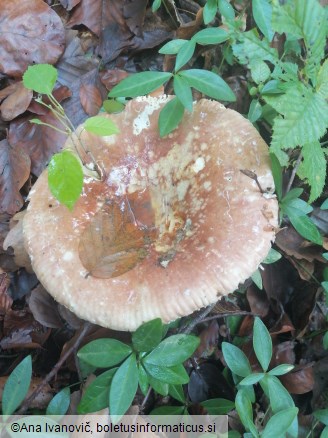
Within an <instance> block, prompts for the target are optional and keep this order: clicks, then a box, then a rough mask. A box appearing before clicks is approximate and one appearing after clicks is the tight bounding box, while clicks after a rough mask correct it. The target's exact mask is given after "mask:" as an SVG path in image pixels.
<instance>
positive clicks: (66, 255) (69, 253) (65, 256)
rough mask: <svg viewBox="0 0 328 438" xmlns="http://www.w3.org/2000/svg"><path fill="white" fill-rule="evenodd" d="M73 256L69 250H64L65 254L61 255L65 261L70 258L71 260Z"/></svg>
mask: <svg viewBox="0 0 328 438" xmlns="http://www.w3.org/2000/svg"><path fill="white" fill-rule="evenodd" d="M73 257H74V254H73V253H72V252H71V251H66V252H65V254H64V255H63V260H64V261H65V262H69V261H70V260H72V259H73Z"/></svg>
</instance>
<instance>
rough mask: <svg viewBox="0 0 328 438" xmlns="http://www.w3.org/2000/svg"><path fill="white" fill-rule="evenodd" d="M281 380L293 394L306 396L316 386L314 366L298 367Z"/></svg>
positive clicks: (281, 377)
mask: <svg viewBox="0 0 328 438" xmlns="http://www.w3.org/2000/svg"><path fill="white" fill-rule="evenodd" d="M280 380H281V382H282V383H283V385H284V386H285V388H286V389H287V391H288V392H290V393H291V394H305V393H306V392H309V391H312V389H313V386H314V375H313V364H307V365H304V366H297V367H296V369H294V370H293V371H291V372H290V373H288V374H286V375H284V376H280Z"/></svg>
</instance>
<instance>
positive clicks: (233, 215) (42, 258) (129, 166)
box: [24, 95, 278, 331]
mask: <svg viewBox="0 0 328 438" xmlns="http://www.w3.org/2000/svg"><path fill="white" fill-rule="evenodd" d="M170 98H171V97H169V96H165V95H162V96H158V97H140V98H137V99H134V100H132V101H130V102H129V103H128V105H127V106H126V109H125V111H124V112H122V113H120V114H116V115H111V118H112V120H114V122H115V123H116V124H117V126H118V127H119V129H120V133H119V134H116V135H113V136H108V137H102V138H100V137H97V136H95V135H93V134H90V133H87V132H86V131H85V130H84V129H83V125H82V126H80V127H79V128H78V129H77V130H76V136H77V137H78V138H80V139H81V141H83V143H84V145H85V147H86V148H87V149H89V150H90V151H92V154H93V156H94V157H95V159H96V161H97V162H98V164H99V165H100V166H101V168H102V169H104V176H103V178H102V180H101V181H99V180H96V179H95V178H90V177H85V179H84V186H83V193H82V195H81V197H80V199H79V200H78V201H77V203H76V205H75V207H74V209H73V211H69V210H68V209H67V208H66V207H65V206H63V205H61V204H60V203H59V202H58V201H57V200H56V199H55V198H54V197H53V196H52V195H51V193H50V191H49V188H48V182H47V172H46V171H44V173H43V174H42V175H41V176H40V177H39V179H38V180H37V182H36V183H35V185H34V187H33V189H32V190H31V193H30V204H29V206H28V210H27V214H26V215H25V218H24V237H25V245H26V248H27V251H28V253H29V255H30V258H31V261H32V266H33V269H34V271H35V273H36V275H37V276H38V278H39V280H40V282H41V283H42V284H43V286H44V287H45V288H46V289H47V290H48V292H49V293H50V294H51V295H52V296H53V297H54V298H55V299H56V300H57V301H58V302H60V303H61V304H63V305H65V306H67V307H68V308H69V309H70V310H71V311H73V312H74V313H75V314H76V315H78V316H79V317H81V318H83V319H85V320H88V321H91V322H93V323H96V324H99V325H101V326H104V327H110V328H113V329H117V330H126V331H133V330H135V329H136V328H137V327H138V326H139V325H141V324H142V323H143V322H146V321H149V320H151V319H154V318H158V317H159V318H161V319H162V320H163V322H165V323H167V322H169V321H172V320H175V319H177V318H179V317H181V316H185V315H188V314H190V313H192V312H193V311H195V310H198V309H200V308H202V307H204V306H207V305H209V304H211V303H214V302H216V301H217V300H218V298H219V297H220V296H222V295H226V294H228V293H230V292H232V291H234V290H235V289H236V288H237V287H238V284H239V283H241V282H244V281H245V280H246V279H247V278H248V277H249V276H250V275H251V274H253V272H254V271H255V270H256V269H257V267H258V266H259V264H260V263H261V261H262V260H263V259H264V258H265V256H266V255H267V253H268V251H269V249H270V247H271V242H272V241H273V240H274V236H275V234H274V229H275V227H276V226H277V216H278V206H277V201H276V198H275V196H274V195H273V194H272V193H273V190H274V184H273V179H272V174H271V170H270V165H269V155H268V147H267V145H266V144H265V142H264V141H263V140H262V138H261V137H260V135H259V133H258V132H257V131H256V129H255V128H254V127H253V126H252V124H251V123H250V122H249V121H248V120H246V119H245V118H244V117H242V116H241V115H240V114H238V113H237V112H235V111H233V110H229V109H226V108H225V107H224V106H223V105H221V104H220V103H218V102H215V101H210V100H206V99H202V100H200V101H199V102H197V103H194V109H193V112H192V113H186V114H185V115H184V118H183V120H182V123H181V124H180V125H179V127H178V128H176V129H175V130H174V131H173V132H172V133H171V134H169V135H167V136H165V137H164V138H160V137H159V134H158V128H157V124H158V116H159V112H160V110H161V108H162V107H163V106H164V104H165V103H167V102H168V100H169V99H170ZM104 117H108V116H107V115H104ZM65 147H66V148H72V139H68V140H67V142H66V145H65ZM241 170H242V171H241ZM254 174H255V175H256V176H257V181H258V183H259V185H260V187H262V189H263V190H262V191H261V190H260V189H259V186H258V184H257V183H256V181H255V180H254V178H251V177H250V176H252V175H254Z"/></svg>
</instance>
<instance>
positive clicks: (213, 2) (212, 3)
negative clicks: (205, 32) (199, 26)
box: [203, 0, 218, 24]
mask: <svg viewBox="0 0 328 438" xmlns="http://www.w3.org/2000/svg"><path fill="white" fill-rule="evenodd" d="M217 10H218V2H217V0H207V2H206V4H205V6H204V9H203V19H204V24H208V23H210V22H211V21H212V20H214V18H215V15H216V13H217Z"/></svg>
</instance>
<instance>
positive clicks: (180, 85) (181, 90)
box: [173, 74, 193, 112]
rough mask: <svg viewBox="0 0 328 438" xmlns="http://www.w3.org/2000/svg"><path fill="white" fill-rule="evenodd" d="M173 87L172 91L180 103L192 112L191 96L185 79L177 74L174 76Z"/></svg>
mask: <svg viewBox="0 0 328 438" xmlns="http://www.w3.org/2000/svg"><path fill="white" fill-rule="evenodd" d="M173 88H174V93H175V94H176V96H177V98H178V99H179V101H180V102H181V103H182V105H183V106H184V107H185V108H186V110H188V111H189V112H192V107H193V98H192V92H191V88H190V87H189V85H188V83H187V81H186V80H184V79H183V77H181V76H180V75H178V74H177V75H175V76H174V80H173Z"/></svg>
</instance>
